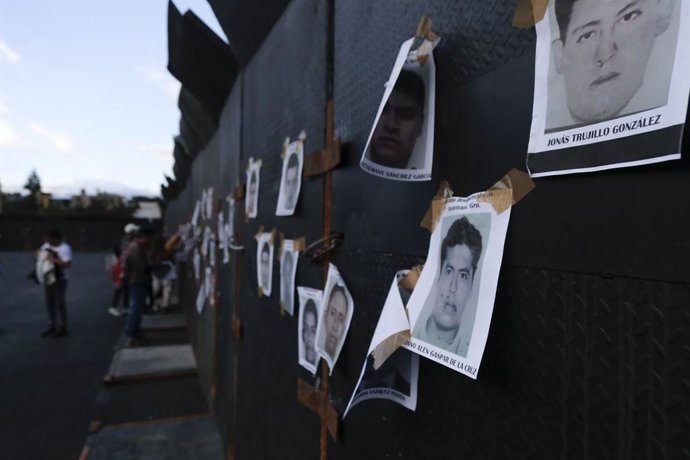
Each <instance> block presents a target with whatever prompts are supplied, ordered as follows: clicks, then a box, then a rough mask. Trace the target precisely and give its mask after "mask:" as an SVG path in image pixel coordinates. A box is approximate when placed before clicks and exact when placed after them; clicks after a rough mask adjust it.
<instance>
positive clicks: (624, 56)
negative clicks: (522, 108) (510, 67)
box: [528, 0, 690, 176]
mask: <svg viewBox="0 0 690 460" xmlns="http://www.w3.org/2000/svg"><path fill="white" fill-rule="evenodd" d="M688 9H689V7H688V5H687V2H682V1H681V0H553V1H551V2H550V3H549V5H548V10H547V14H546V15H545V16H544V19H543V20H542V21H540V22H539V23H537V26H536V29H537V56H536V69H535V90H534V109H533V111H534V112H533V121H532V130H531V135H530V145H529V152H530V153H531V154H538V153H540V152H546V151H560V150H563V149H568V148H571V149H572V148H573V147H579V146H586V145H590V144H596V143H602V142H605V141H609V140H613V139H619V138H623V137H628V136H633V135H642V134H644V133H648V132H651V131H657V130H661V129H665V128H668V127H670V126H674V125H678V124H682V123H684V121H685V113H686V110H687V99H688V89H689V88H690V72H689V70H690V65H688V63H687V61H688V59H687V55H688V51H690V44H689V43H688V42H689V41H690V40H689V39H690V33H689V32H690V31H688V27H689V26H690V11H688ZM675 135H676V136H677V134H675ZM600 150H601V149H600ZM609 150H610V149H609ZM667 150H668V149H667ZM678 153H679V150H678V152H674V151H661V152H650V153H647V154H646V155H642V154H640V153H637V152H630V153H629V154H628V155H627V156H625V155H620V156H619V155H616V156H611V155H609V158H598V157H597V151H596V149H595V150H592V149H584V150H583V149H581V150H579V151H578V150H572V155H573V156H577V155H581V156H582V157H584V158H583V159H579V158H577V157H576V158H575V159H573V158H570V159H568V158H567V155H566V153H565V152H564V153H563V158H564V159H563V160H562V161H556V162H555V164H549V165H548V166H547V165H543V164H541V162H543V161H545V160H544V159H543V158H542V159H539V158H537V157H536V156H534V157H533V158H530V157H528V165H529V166H530V171H531V172H533V174H532V175H533V176H538V175H550V174H541V173H542V172H545V173H551V174H554V173H557V172H555V171H541V169H545V168H549V169H563V170H564V171H563V172H560V173H561V174H563V173H567V172H585V171H595V170H601V169H609V168H611V167H621V166H634V165H637V164H646V163H654V162H658V161H666V160H668V159H675V158H678V157H679V155H676V154H678ZM551 159H552V160H553V159H554V156H553V155H552V156H551ZM530 160H536V161H530ZM568 160H570V161H568ZM552 162H553V161H552ZM529 163H532V164H531V165H530V164H529ZM533 170H534V171H533ZM571 170H572V171H571Z"/></svg>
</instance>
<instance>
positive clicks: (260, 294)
mask: <svg viewBox="0 0 690 460" xmlns="http://www.w3.org/2000/svg"><path fill="white" fill-rule="evenodd" d="M257 291H258V293H259V297H263V296H264V288H262V287H261V286H259V287H257Z"/></svg>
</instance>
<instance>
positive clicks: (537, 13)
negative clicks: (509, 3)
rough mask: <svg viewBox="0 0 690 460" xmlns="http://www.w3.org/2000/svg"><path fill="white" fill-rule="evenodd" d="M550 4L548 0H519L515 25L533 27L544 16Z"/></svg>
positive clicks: (522, 27) (514, 17) (523, 27)
mask: <svg viewBox="0 0 690 460" xmlns="http://www.w3.org/2000/svg"><path fill="white" fill-rule="evenodd" d="M548 4H549V1H548V0H517V4H516V5H515V14H514V15H513V27H517V28H519V29H531V28H532V27H534V25H535V24H536V23H538V22H539V21H541V20H542V19H543V18H544V14H545V13H546V7H547V6H548Z"/></svg>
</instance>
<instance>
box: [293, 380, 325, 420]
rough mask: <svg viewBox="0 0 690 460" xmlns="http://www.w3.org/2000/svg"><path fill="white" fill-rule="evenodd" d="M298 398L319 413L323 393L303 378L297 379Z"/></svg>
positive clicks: (301, 402)
mask: <svg viewBox="0 0 690 460" xmlns="http://www.w3.org/2000/svg"><path fill="white" fill-rule="evenodd" d="M297 400H298V401H299V402H300V404H302V405H304V406H307V407H308V408H309V409H311V410H313V411H314V412H316V413H317V414H318V413H319V409H320V408H321V394H320V393H318V392H316V390H314V387H312V386H311V385H309V384H308V383H307V382H305V381H304V380H302V379H297Z"/></svg>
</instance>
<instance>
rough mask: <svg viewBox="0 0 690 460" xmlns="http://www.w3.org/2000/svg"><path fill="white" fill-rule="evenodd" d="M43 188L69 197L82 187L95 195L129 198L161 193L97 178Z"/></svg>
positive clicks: (155, 195) (54, 194)
mask: <svg viewBox="0 0 690 460" xmlns="http://www.w3.org/2000/svg"><path fill="white" fill-rule="evenodd" d="M43 189H44V190H43V191H45V192H48V193H52V194H53V196H54V197H56V198H69V197H71V196H72V195H79V194H80V193H81V189H84V190H86V193H87V194H88V195H95V194H96V193H97V192H99V191H100V192H104V193H114V194H117V195H122V196H124V197H127V198H131V197H133V196H150V197H152V198H157V197H158V196H159V194H160V192H159V190H158V189H157V190H155V191H153V190H147V189H145V188H134V187H130V186H128V185H125V184H122V183H120V182H115V181H109V180H96V179H86V180H82V181H79V182H73V183H71V184H61V185H53V186H50V185H45V186H44V187H43Z"/></svg>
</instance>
